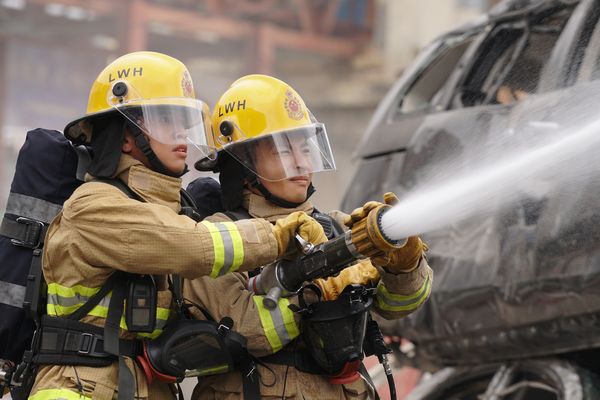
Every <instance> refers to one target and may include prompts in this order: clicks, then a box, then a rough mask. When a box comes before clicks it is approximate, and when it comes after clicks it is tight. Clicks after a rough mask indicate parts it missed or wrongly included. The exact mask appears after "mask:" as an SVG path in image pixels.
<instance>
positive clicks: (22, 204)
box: [6, 193, 62, 224]
mask: <svg viewBox="0 0 600 400" xmlns="http://www.w3.org/2000/svg"><path fill="white" fill-rule="evenodd" d="M60 210H62V206H60V205H58V204H54V203H51V202H49V201H46V200H42V199H37V198H35V197H31V196H25V195H24V194H20V193H11V194H9V195H8V202H7V203H6V212H7V213H8V214H14V215H18V216H21V217H27V218H31V219H35V220H36V221H42V222H45V223H46V224H49V223H50V222H51V221H52V219H53V218H54V217H55V216H56V214H58V213H59V212H60Z"/></svg>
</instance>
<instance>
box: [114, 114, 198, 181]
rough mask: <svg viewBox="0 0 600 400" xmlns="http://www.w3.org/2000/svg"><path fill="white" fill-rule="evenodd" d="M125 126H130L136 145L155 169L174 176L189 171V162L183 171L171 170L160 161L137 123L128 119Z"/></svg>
mask: <svg viewBox="0 0 600 400" xmlns="http://www.w3.org/2000/svg"><path fill="white" fill-rule="evenodd" d="M125 126H128V127H129V130H130V131H131V133H132V134H133V137H134V139H135V144H136V146H137V147H138V148H139V149H140V150H141V151H142V153H144V155H145V156H146V158H147V159H148V162H149V163H150V166H152V169H153V170H154V171H156V172H158V173H161V174H164V175H168V176H172V177H173V178H180V177H181V176H183V175H184V174H185V173H186V172H188V171H189V169H188V166H187V164H185V168H184V170H183V172H181V173H175V172H173V171H171V170H170V169H169V168H167V167H166V166H165V165H164V164H163V163H162V161H160V159H159V158H158V156H157V155H156V153H154V151H153V150H152V147H150V142H149V141H148V139H146V136H144V133H143V132H142V130H141V129H140V128H139V127H138V126H137V125H136V124H134V123H132V122H131V121H129V120H126V121H125V125H123V129H125Z"/></svg>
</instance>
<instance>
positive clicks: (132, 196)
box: [92, 178, 146, 202]
mask: <svg viewBox="0 0 600 400" xmlns="http://www.w3.org/2000/svg"><path fill="white" fill-rule="evenodd" d="M92 182H102V183H106V184H108V185H112V186H114V187H116V188H117V189H119V190H120V191H121V192H123V193H125V194H126V195H127V197H129V198H130V199H134V200H138V201H141V202H146V200H144V199H142V198H141V197H140V195H138V194H137V193H136V192H134V191H133V190H132V189H131V188H130V187H129V186H127V185H126V184H125V182H123V181H122V180H120V179H107V178H94V179H93V180H92Z"/></svg>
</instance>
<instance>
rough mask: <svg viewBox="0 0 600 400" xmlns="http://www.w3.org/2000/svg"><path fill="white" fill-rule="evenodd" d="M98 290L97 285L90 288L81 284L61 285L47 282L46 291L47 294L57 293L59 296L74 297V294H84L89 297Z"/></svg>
mask: <svg viewBox="0 0 600 400" xmlns="http://www.w3.org/2000/svg"><path fill="white" fill-rule="evenodd" d="M99 290H100V288H99V287H97V288H91V287H86V286H81V285H75V286H71V287H67V286H62V285H59V284H58V283H49V284H48V293H49V294H57V295H59V296H61V297H76V296H85V297H91V296H93V295H95V294H96V293H98V291H99Z"/></svg>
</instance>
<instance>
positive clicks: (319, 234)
mask: <svg viewBox="0 0 600 400" xmlns="http://www.w3.org/2000/svg"><path fill="white" fill-rule="evenodd" d="M296 233H298V234H299V235H300V236H302V238H303V239H304V240H307V241H309V242H310V243H312V244H315V245H317V244H320V243H323V242H326V241H327V236H325V232H323V227H322V226H321V224H319V223H318V222H317V221H316V220H314V219H313V218H311V217H310V216H308V214H306V213H304V212H302V211H296V212H293V213H291V214H290V215H288V216H287V217H285V218H282V219H279V220H277V222H276V223H275V225H273V235H274V236H275V239H276V240H277V248H278V254H279V257H283V256H284V255H285V254H286V252H287V249H288V246H289V244H290V243H291V242H292V241H293V240H294V236H295V235H296Z"/></svg>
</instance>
